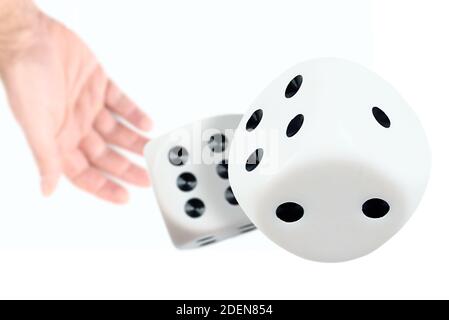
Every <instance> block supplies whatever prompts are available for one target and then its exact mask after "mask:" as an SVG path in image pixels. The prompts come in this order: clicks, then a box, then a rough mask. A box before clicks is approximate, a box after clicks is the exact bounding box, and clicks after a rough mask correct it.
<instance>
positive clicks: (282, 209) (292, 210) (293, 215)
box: [276, 202, 304, 223]
mask: <svg viewBox="0 0 449 320" xmlns="http://www.w3.org/2000/svg"><path fill="white" fill-rule="evenodd" d="M276 216H277V217H278V218H279V219H280V220H282V221H284V222H287V223H293V222H296V221H298V220H299V219H301V218H302V217H303V216H304V209H303V207H301V206H300V205H299V204H297V203H294V202H286V203H283V204H281V205H280V206H279V207H278V208H277V209H276Z"/></svg>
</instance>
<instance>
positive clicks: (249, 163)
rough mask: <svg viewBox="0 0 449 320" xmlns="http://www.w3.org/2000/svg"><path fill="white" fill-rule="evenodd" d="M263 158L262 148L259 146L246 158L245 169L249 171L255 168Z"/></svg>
mask: <svg viewBox="0 0 449 320" xmlns="http://www.w3.org/2000/svg"><path fill="white" fill-rule="evenodd" d="M262 158H263V149H261V148H259V149H257V150H256V151H254V152H253V153H252V154H251V155H250V156H249V157H248V160H246V171H248V172H251V171H253V170H254V169H256V168H257V167H258V166H259V164H260V162H261V161H262Z"/></svg>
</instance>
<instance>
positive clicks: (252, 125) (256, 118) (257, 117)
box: [246, 109, 263, 132]
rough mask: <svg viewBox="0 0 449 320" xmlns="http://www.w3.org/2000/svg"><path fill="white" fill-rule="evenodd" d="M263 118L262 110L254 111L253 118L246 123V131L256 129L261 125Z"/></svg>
mask: <svg viewBox="0 0 449 320" xmlns="http://www.w3.org/2000/svg"><path fill="white" fill-rule="evenodd" d="M262 117H263V111H262V109H259V110H256V111H254V112H253V114H252V115H251V117H250V118H249V119H248V122H247V123H246V130H247V131H250V132H251V131H253V130H254V129H256V128H257V126H258V125H259V123H260V122H261V121H262Z"/></svg>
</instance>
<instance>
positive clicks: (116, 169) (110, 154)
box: [80, 131, 150, 187]
mask: <svg viewBox="0 0 449 320" xmlns="http://www.w3.org/2000/svg"><path fill="white" fill-rule="evenodd" d="M80 147H81V151H82V152H83V153H84V154H85V155H86V157H87V160H88V161H89V162H90V163H91V164H92V165H94V166H95V167H96V168H97V169H99V170H101V171H104V172H106V173H108V174H110V175H112V176H115V177H117V178H119V179H122V180H124V181H126V182H128V183H131V184H134V185H137V186H141V187H146V186H148V185H149V184H150V181H149V179H148V175H147V172H146V170H145V169H143V168H141V167H139V166H137V165H135V164H133V163H131V162H130V161H129V160H128V159H126V158H125V157H123V156H122V155H120V154H119V153H117V152H115V151H114V150H112V149H111V148H109V147H108V146H107V145H106V143H105V142H104V140H103V139H102V138H101V137H100V135H99V134H98V133H96V132H95V131H92V132H91V133H90V134H89V135H88V136H87V137H86V138H84V139H83V141H82V142H81V146H80Z"/></svg>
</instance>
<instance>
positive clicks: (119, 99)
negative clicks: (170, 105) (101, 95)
mask: <svg viewBox="0 0 449 320" xmlns="http://www.w3.org/2000/svg"><path fill="white" fill-rule="evenodd" d="M106 106H107V107H108V108H109V109H110V110H111V111H113V112H114V113H116V114H117V115H119V116H121V117H122V118H124V119H125V120H127V121H128V122H129V123H131V124H132V125H134V126H135V127H136V128H138V129H141V130H144V131H148V130H150V129H151V126H152V122H151V119H150V118H149V117H148V116H147V115H146V114H145V113H144V112H142V111H141V110H140V109H139V108H138V107H137V105H136V104H135V103H134V102H133V101H131V99H129V98H128V97H127V96H126V95H125V94H123V93H122V92H121V90H120V89H119V88H118V87H117V86H116V85H115V83H113V82H112V81H111V80H110V81H109V83H108V86H107V89H106Z"/></svg>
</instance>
